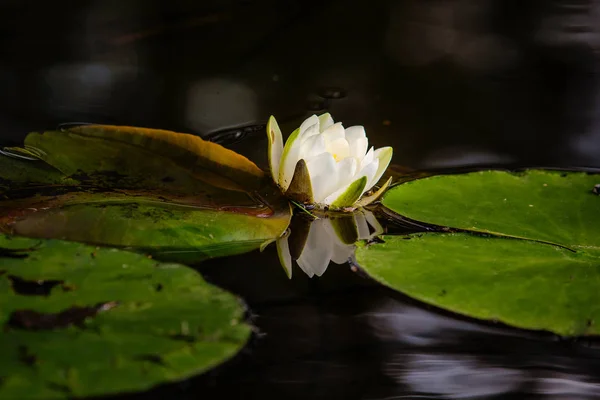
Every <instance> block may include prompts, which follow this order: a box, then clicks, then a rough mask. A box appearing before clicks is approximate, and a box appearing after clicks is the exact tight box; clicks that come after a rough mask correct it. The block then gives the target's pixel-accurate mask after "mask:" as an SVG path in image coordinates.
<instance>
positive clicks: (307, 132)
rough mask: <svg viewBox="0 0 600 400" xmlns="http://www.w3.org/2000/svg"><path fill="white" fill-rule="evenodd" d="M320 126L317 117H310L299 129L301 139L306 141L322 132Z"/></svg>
mask: <svg viewBox="0 0 600 400" xmlns="http://www.w3.org/2000/svg"><path fill="white" fill-rule="evenodd" d="M319 125H320V122H319V117H317V116H316V115H311V116H310V117H308V118H307V119H305V120H304V122H302V124H301V125H300V128H299V129H300V138H301V139H303V140H305V139H306V138H308V137H310V136H313V135H317V134H319V133H320V132H321V131H320V130H319Z"/></svg>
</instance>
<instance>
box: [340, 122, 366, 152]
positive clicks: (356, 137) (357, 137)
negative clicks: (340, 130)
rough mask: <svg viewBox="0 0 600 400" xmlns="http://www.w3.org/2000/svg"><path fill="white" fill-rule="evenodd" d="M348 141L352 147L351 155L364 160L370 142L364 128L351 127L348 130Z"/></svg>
mask: <svg viewBox="0 0 600 400" xmlns="http://www.w3.org/2000/svg"><path fill="white" fill-rule="evenodd" d="M346 140H348V144H349V145H350V155H351V156H352V157H357V158H358V159H362V158H363V157H364V156H365V153H366V152H367V147H369V140H368V139H367V134H366V133H365V128H364V127H362V126H359V125H358V126H351V127H349V128H346Z"/></svg>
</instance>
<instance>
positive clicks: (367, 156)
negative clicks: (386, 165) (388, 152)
mask: <svg viewBox="0 0 600 400" xmlns="http://www.w3.org/2000/svg"><path fill="white" fill-rule="evenodd" d="M374 154H375V149H373V146H371V148H370V149H369V151H367V154H365V156H364V158H363V159H362V160H361V161H360V168H361V169H363V168H364V167H366V166H367V165H368V164H370V163H372V162H373V160H374V159H375V155H374Z"/></svg>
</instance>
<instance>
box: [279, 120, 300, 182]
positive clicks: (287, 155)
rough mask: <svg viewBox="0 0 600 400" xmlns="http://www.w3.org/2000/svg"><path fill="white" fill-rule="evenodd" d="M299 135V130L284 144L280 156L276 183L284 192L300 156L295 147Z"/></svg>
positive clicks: (296, 146)
mask: <svg viewBox="0 0 600 400" xmlns="http://www.w3.org/2000/svg"><path fill="white" fill-rule="evenodd" d="M299 134H300V129H296V130H295V131H294V132H292V134H291V135H290V137H289V138H288V140H287V142H285V146H284V148H283V154H282V155H281V162H280V164H279V178H278V179H277V182H278V183H279V186H281V188H282V189H283V190H284V191H285V190H286V189H287V188H288V187H289V186H290V183H291V182H292V178H293V177H294V169H295V168H296V164H297V163H298V160H299V158H298V155H299V154H300V146H298V145H297V143H296V142H298V136H299Z"/></svg>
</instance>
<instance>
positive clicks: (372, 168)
mask: <svg viewBox="0 0 600 400" xmlns="http://www.w3.org/2000/svg"><path fill="white" fill-rule="evenodd" d="M378 167H379V160H378V159H377V158H376V159H374V160H373V162H371V164H369V165H367V166H365V167H364V168H363V169H362V171H360V172H359V173H358V176H359V177H360V176H366V177H367V184H366V185H365V189H364V190H363V193H365V192H366V191H367V190H369V189H371V188H372V187H373V185H375V183H377V181H376V180H375V174H377V169H378Z"/></svg>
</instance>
